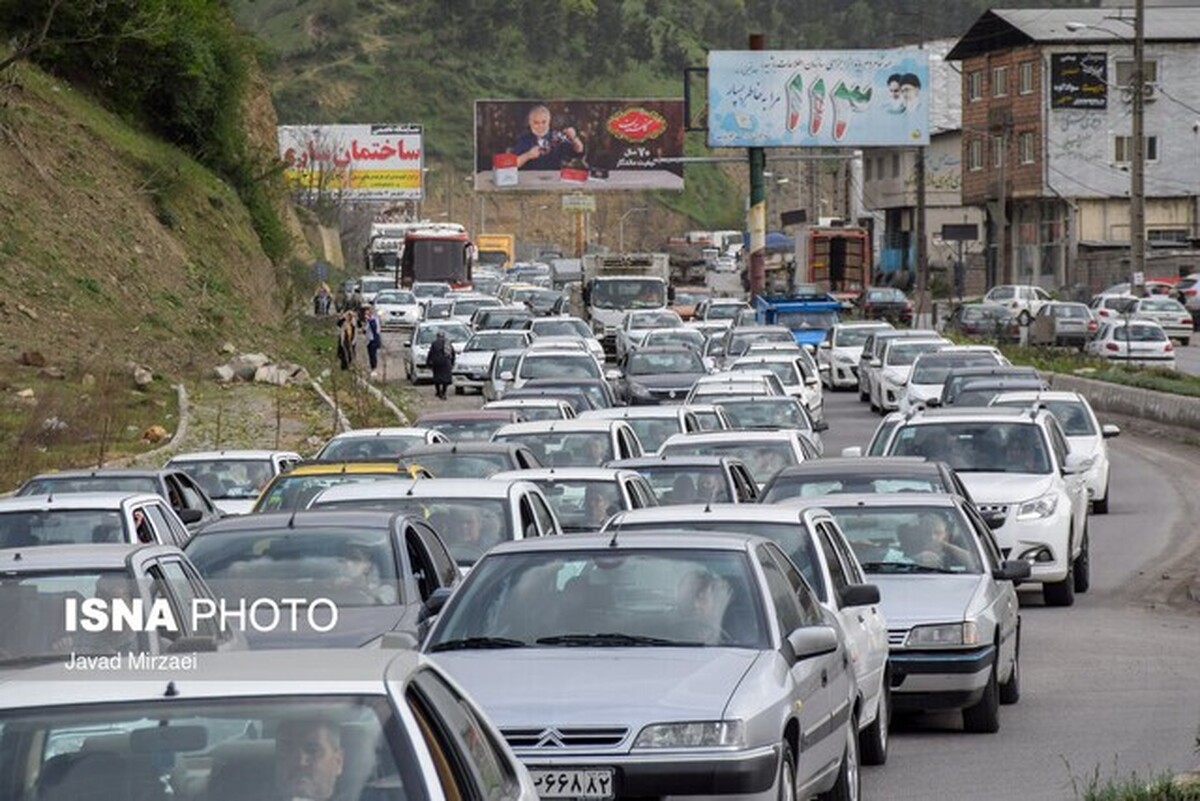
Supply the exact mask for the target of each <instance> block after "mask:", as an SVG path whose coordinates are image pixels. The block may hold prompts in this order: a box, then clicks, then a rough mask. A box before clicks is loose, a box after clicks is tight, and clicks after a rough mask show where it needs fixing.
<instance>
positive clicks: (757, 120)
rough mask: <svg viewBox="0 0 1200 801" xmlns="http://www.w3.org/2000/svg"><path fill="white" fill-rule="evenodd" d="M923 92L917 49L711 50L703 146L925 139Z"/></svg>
mask: <svg viewBox="0 0 1200 801" xmlns="http://www.w3.org/2000/svg"><path fill="white" fill-rule="evenodd" d="M928 92H929V54H928V53H926V52H924V51H920V50H798V51H772V50H761V51H759V50H754V51H751V50H743V51H736V50H728V51H714V52H711V53H709V54H708V109H709V111H708V144H709V145H710V146H712V147H864V146H883V147H899V146H905V145H927V144H929V102H928V98H927V97H925V95H927V94H928Z"/></svg>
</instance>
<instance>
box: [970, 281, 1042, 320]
mask: <svg viewBox="0 0 1200 801" xmlns="http://www.w3.org/2000/svg"><path fill="white" fill-rule="evenodd" d="M1052 299H1053V298H1051V297H1050V295H1049V294H1048V293H1047V292H1046V290H1044V289H1042V288H1041V287H1040V286H1033V285H1032V284H1002V285H1000V286H994V287H992V288H991V289H989V290H988V293H987V294H986V295H984V296H983V302H984V303H996V304H999V305H1001V306H1003V307H1005V308H1006V309H1008V310H1009V311H1011V312H1012V316H1013V317H1016V318H1017V320H1018V321H1019V322H1020V323H1021V325H1029V323H1030V322H1032V321H1033V318H1034V316H1035V315H1036V314H1037V313H1038V310H1039V309H1041V308H1042V305H1043V304H1045V303H1049V302H1050V301H1051V300H1052Z"/></svg>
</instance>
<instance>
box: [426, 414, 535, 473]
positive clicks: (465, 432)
mask: <svg viewBox="0 0 1200 801" xmlns="http://www.w3.org/2000/svg"><path fill="white" fill-rule="evenodd" d="M511 422H512V421H511V420H507V419H504V418H483V419H469V418H464V419H462V420H432V421H430V423H429V425H430V427H431V428H436V429H437V430H438V431H441V432H442V433H443V434H445V435H446V436H447V437H449V438H450V440H451V441H453V442H487V441H488V440H489V439H491V438H492V434H495V433H496V429H497V428H499V427H500V426H502V425H504V424H505V423H511ZM418 461H419V462H420V460H418ZM420 464H421V466H422V467H425V463H424V462H420ZM429 472H431V473H433V474H434V475H435V476H437V477H438V478H445V476H443V475H442V474H441V473H436V472H434V471H433V470H432V469H431V470H430V471H429Z"/></svg>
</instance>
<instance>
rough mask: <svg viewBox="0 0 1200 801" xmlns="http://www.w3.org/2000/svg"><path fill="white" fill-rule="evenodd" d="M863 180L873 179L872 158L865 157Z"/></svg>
mask: <svg viewBox="0 0 1200 801" xmlns="http://www.w3.org/2000/svg"><path fill="white" fill-rule="evenodd" d="M863 180H864V181H869V180H871V160H870V159H863Z"/></svg>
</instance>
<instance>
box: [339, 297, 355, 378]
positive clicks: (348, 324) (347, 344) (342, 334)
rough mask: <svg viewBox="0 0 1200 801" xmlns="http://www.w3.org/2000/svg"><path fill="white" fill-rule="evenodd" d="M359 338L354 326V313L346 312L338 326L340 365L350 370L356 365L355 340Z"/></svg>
mask: <svg viewBox="0 0 1200 801" xmlns="http://www.w3.org/2000/svg"><path fill="white" fill-rule="evenodd" d="M357 336H358V332H357V331H356V330H355V325H354V312H353V311H346V312H345V313H343V314H342V319H341V322H340V324H339V325H338V351H337V353H338V363H339V364H340V365H341V366H342V369H343V370H349V369H350V365H351V364H353V363H354V340H355V338H356V337H357Z"/></svg>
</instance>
